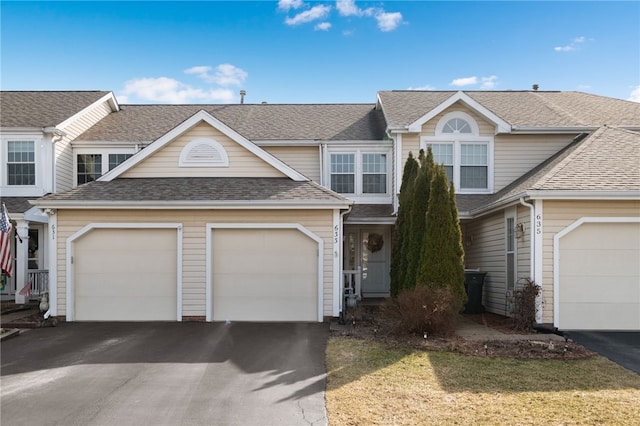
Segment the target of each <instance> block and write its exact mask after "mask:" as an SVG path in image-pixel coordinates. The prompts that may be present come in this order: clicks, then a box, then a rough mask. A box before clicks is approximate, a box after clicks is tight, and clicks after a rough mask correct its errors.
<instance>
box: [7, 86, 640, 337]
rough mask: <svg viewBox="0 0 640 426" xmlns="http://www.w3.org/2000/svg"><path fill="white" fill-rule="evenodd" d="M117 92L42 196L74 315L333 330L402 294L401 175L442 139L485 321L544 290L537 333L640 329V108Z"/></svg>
mask: <svg viewBox="0 0 640 426" xmlns="http://www.w3.org/2000/svg"><path fill="white" fill-rule="evenodd" d="M6 93H7V92H5V93H3V95H2V96H3V104H2V105H3V111H4V109H5V108H6V107H5V106H4V96H5V94H6ZM17 93H20V92H17ZM22 93H24V92H22ZM46 93H47V92H44V95H45V96H46ZM109 96H111V95H109ZM109 99H110V101H109V102H108V105H109V110H108V111H106V110H105V112H106V114H104V115H103V116H102V117H100V118H99V119H97V120H96V121H95V122H93V123H91V125H88V126H87V127H86V128H85V129H83V131H82V132H80V133H75V134H74V135H73V137H69V136H66V137H67V138H68V140H67V141H65V144H67V149H68V150H70V153H71V157H72V160H73V161H71V162H68V163H67V164H66V165H64V166H63V165H62V164H61V162H58V163H59V164H58V165H57V166H56V167H58V166H59V167H60V170H59V171H58V170H57V168H56V170H57V171H56V173H55V174H56V175H59V174H60V175H62V174H66V175H65V176H66V179H67V180H66V181H67V182H70V184H69V185H67V186H66V187H63V186H59V187H54V188H52V189H51V190H49V191H46V192H50V194H49V195H46V196H44V197H40V198H37V199H36V198H35V197H37V196H39V195H42V194H41V193H38V194H35V193H34V194H33V195H32V194H25V195H26V196H27V197H29V200H30V202H31V204H32V205H33V206H34V208H35V209H34V212H36V211H37V212H43V213H39V214H40V215H41V216H46V217H47V218H48V227H47V230H48V233H47V238H46V239H47V241H46V242H45V243H43V245H44V246H47V247H48V250H49V258H50V259H57V261H56V262H49V265H48V268H49V277H50V281H51V284H50V286H49V292H50V299H51V310H52V313H53V314H54V315H57V316H58V317H61V318H63V319H66V320H69V321H76V320H79V321H85V320H171V321H183V320H206V321H224V320H232V321H237V320H240V321H323V320H326V319H327V318H331V317H337V316H339V315H340V314H341V313H342V312H343V311H344V309H345V306H344V305H345V300H344V295H345V293H346V292H353V293H355V294H356V296H357V297H358V298H363V299H366V298H377V297H386V296H388V295H389V285H390V283H389V273H388V272H389V262H390V253H391V235H392V232H393V226H394V222H395V214H396V212H397V208H398V197H397V195H398V191H399V185H400V182H401V180H402V169H403V165H404V162H405V160H406V158H407V156H408V154H409V152H413V153H414V154H416V153H417V152H418V151H419V150H420V149H427V148H431V149H432V151H433V153H434V157H435V160H436V161H437V162H439V163H442V164H444V166H445V168H446V170H447V173H448V175H449V178H450V179H451V180H452V181H453V183H454V186H455V188H456V193H457V200H458V208H459V215H460V220H461V227H462V231H463V243H464V246H465V252H466V255H465V263H466V267H467V268H469V269H472V270H479V271H481V272H484V273H486V276H485V282H484V298H483V304H484V306H485V307H486V309H487V310H488V311H490V312H495V313H499V314H506V315H509V314H510V313H511V310H512V309H513V291H514V290H515V289H517V287H518V285H519V284H520V283H522V281H523V280H524V279H533V280H534V281H535V282H536V283H538V284H539V285H540V286H541V287H542V294H541V296H540V298H539V300H538V302H539V303H538V310H537V318H536V319H537V321H538V322H539V323H548V324H553V325H555V326H556V327H558V328H561V329H612V330H640V267H639V266H638V265H639V262H638V259H639V258H640V168H639V167H638V164H640V133H639V131H640V104H637V103H633V102H628V101H622V100H617V99H612V98H606V97H601V96H595V95H591V94H586V93H580V92H542V91H504V92H499V91H481V92H469V91H465V92H462V91H458V92H451V91H446V92H440V91H381V92H379V93H378V97H377V101H376V102H375V103H371V104H325V105H271V104H257V105H252V104H240V105H118V104H117V102H116V101H115V99H113V98H112V96H111V97H110V98H109ZM85 108H86V106H85ZM78 110H79V111H81V110H83V108H82V107H81V106H79V107H78ZM3 120H4V118H3ZM2 128H3V135H2V140H3V149H4V150H6V149H7V148H5V145H6V142H5V140H7V141H8V140H9V139H6V137H5V124H4V121H3V124H2ZM57 143H58V142H56V145H55V146H56V147H57ZM116 154H121V156H120V157H117V158H114V160H115V161H114V162H113V163H112V164H111V165H108V164H107V163H106V161H107V160H106V159H105V156H111V155H116ZM6 161H7V160H6V157H5V156H4V154H3V163H5V162H6ZM98 164H100V165H101V169H98V166H97V165H98ZM54 165H55V164H54ZM52 167H53V166H52ZM54 168H55V167H54ZM61 179H62V178H61V177H60V178H58V180H61ZM2 188H3V191H4V188H5V186H3V187H2ZM2 195H3V199H4V198H5V194H4V192H3V194H2ZM44 212H46V213H44ZM13 216H14V217H13V218H14V219H16V220H17V219H20V218H19V217H17V214H15V213H14V214H13ZM54 230H55V231H54ZM18 266H19V265H18ZM17 282H18V283H20V282H21V281H20V280H19V278H18V281H17ZM19 286H20V285H19V284H18V287H19Z"/></svg>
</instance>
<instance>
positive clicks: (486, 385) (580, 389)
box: [326, 337, 640, 426]
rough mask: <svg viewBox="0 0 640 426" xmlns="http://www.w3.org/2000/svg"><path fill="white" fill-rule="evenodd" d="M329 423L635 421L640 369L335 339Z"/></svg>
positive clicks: (639, 417) (601, 361) (639, 419)
mask: <svg viewBox="0 0 640 426" xmlns="http://www.w3.org/2000/svg"><path fill="white" fill-rule="evenodd" d="M327 370H328V378H327V392H326V399H327V412H328V416H329V424H330V425H332V426H333V425H431V424H434V425H436V424H437V425H442V424H445V425H446V424H459V425H472V424H473V425H477V424H486V425H500V424H503V425H528V424H531V425H533V424H535V425H549V424H551V425H578V424H592V425H637V424H640V375H637V374H635V373H633V372H631V371H629V370H626V369H624V368H622V367H620V366H618V365H617V364H614V363H612V362H610V361H608V360H607V359H605V358H602V357H592V358H588V359H583V360H515V359H510V358H486V357H482V356H478V357H475V356H467V355H461V354H458V353H453V352H429V351H420V350H412V349H406V348H398V347H390V346H387V345H384V344H382V343H378V342H374V341H369V340H360V339H353V338H348V337H332V338H331V339H330V340H329V345H328V349H327Z"/></svg>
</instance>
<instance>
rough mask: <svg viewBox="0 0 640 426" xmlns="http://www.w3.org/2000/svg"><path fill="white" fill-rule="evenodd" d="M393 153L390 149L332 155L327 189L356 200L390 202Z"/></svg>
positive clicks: (340, 152)
mask: <svg viewBox="0 0 640 426" xmlns="http://www.w3.org/2000/svg"><path fill="white" fill-rule="evenodd" d="M390 159H391V153H390V151H389V150H388V149H386V148H384V149H379V150H376V149H364V148H358V149H350V150H348V151H347V150H346V149H343V150H334V151H332V152H331V153H330V154H329V167H328V169H329V170H328V172H329V178H328V182H327V184H328V185H327V186H329V188H331V189H332V190H333V191H336V192H338V193H340V194H344V195H349V196H351V197H352V198H358V199H360V200H361V201H362V200H371V202H374V201H375V200H378V201H379V202H386V201H385V200H383V198H387V197H389V195H390V193H391V191H390V188H389V177H388V174H389V170H390V163H389V161H390Z"/></svg>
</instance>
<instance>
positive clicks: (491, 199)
mask: <svg viewBox="0 0 640 426" xmlns="http://www.w3.org/2000/svg"><path fill="white" fill-rule="evenodd" d="M639 164H640V132H633V131H630V130H625V129H620V128H616V127H610V126H603V127H601V128H599V129H598V130H596V131H594V132H593V133H591V134H589V135H581V136H579V137H577V138H576V139H575V140H574V142H572V143H571V144H569V145H568V146H567V147H565V148H564V149H563V150H561V151H560V152H558V153H557V154H556V155H554V156H553V157H551V158H549V159H548V160H547V161H545V162H543V163H541V164H540V165H539V166H538V167H536V168H534V169H533V170H531V171H530V172H529V173H527V174H526V175H524V176H522V177H521V178H520V179H518V180H516V181H515V182H513V183H512V184H511V185H509V186H507V187H505V188H504V189H502V190H501V191H499V192H497V193H495V194H492V195H457V196H456V200H457V203H458V208H459V210H460V211H461V212H467V213H468V212H473V211H474V210H482V209H484V208H485V207H487V206H490V205H496V204H500V203H501V202H505V201H508V200H511V199H513V198H514V197H518V196H522V195H524V194H525V193H526V194H528V195H532V194H534V193H535V192H536V191H557V195H558V196H562V192H563V191H566V192H571V191H599V192H606V191H611V192H613V191H615V192H621V191H630V192H631V191H634V192H635V193H636V195H640V167H639V166H638V165H639ZM586 194H587V192H585V195H586Z"/></svg>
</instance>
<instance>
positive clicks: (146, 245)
mask: <svg viewBox="0 0 640 426" xmlns="http://www.w3.org/2000/svg"><path fill="white" fill-rule="evenodd" d="M176 232H177V231H176V230H175V229H94V230H91V231H89V232H88V233H87V234H86V235H83V236H82V237H80V238H79V239H78V240H76V241H75V242H74V257H75V261H74V269H75V273H74V298H75V319H77V320H87V321H137V320H170V321H175V320H176V317H177V243H176V242H177V238H176Z"/></svg>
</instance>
